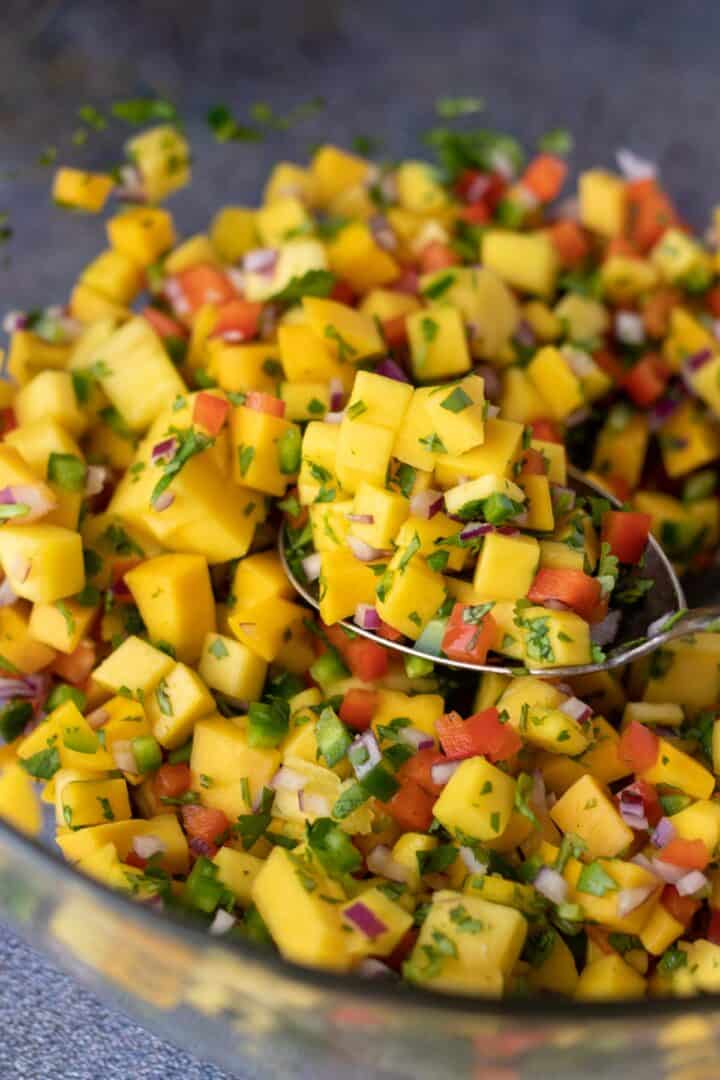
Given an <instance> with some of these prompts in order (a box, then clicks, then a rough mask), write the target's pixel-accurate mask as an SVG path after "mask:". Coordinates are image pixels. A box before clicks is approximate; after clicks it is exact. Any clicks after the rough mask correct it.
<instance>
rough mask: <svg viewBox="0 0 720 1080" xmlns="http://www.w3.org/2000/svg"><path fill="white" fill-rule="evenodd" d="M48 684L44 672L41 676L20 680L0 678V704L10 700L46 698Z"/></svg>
mask: <svg viewBox="0 0 720 1080" xmlns="http://www.w3.org/2000/svg"><path fill="white" fill-rule="evenodd" d="M49 684H50V679H49V676H47V675H46V674H45V673H44V672H43V673H42V674H41V675H26V676H25V678H21V679H9V678H5V677H3V676H0V702H3V703H4V702H6V701H9V700H10V699H11V698H17V697H20V698H38V697H45V696H47V689H48V687H49Z"/></svg>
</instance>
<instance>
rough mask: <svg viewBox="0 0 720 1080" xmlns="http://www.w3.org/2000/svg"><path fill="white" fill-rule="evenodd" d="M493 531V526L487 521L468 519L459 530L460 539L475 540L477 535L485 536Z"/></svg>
mask: <svg viewBox="0 0 720 1080" xmlns="http://www.w3.org/2000/svg"><path fill="white" fill-rule="evenodd" d="M491 532H495V526H494V525H491V524H490V523H489V522H487V521H469V522H468V523H467V525H466V526H465V527H464V528H463V529H461V530H460V539H461V540H476V539H477V537H478V536H487V534H488V533H491Z"/></svg>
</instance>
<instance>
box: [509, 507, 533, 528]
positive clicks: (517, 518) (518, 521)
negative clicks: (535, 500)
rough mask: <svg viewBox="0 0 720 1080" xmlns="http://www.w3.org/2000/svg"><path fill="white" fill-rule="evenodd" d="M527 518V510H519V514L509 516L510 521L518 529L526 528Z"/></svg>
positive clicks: (528, 518)
mask: <svg viewBox="0 0 720 1080" xmlns="http://www.w3.org/2000/svg"><path fill="white" fill-rule="evenodd" d="M529 520H530V517H529V515H528V512H527V510H521V511H520V513H519V514H514V515H513V517H511V518H510V521H512V522H513V524H514V525H517V527H518V528H519V529H526V528H527V527H528V521H529Z"/></svg>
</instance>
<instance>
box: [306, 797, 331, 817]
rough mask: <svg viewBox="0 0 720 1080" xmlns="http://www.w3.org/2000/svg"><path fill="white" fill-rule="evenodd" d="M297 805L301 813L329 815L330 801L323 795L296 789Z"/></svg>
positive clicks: (320, 815)
mask: <svg viewBox="0 0 720 1080" xmlns="http://www.w3.org/2000/svg"><path fill="white" fill-rule="evenodd" d="M298 807H299V808H300V812H301V813H303V814H315V815H316V816H317V817H330V810H331V807H330V803H329V802H328V800H327V799H326V798H325V796H324V795H313V794H308V793H307V792H306V791H298Z"/></svg>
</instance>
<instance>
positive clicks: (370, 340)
mask: <svg viewBox="0 0 720 1080" xmlns="http://www.w3.org/2000/svg"><path fill="white" fill-rule="evenodd" d="M302 307H303V312H304V314H305V317H306V319H307V323H308V325H309V326H310V328H311V329H312V330H313V331H314V332H315V333H316V334H317V335H318V336H319V337H320V338H322V339H323V341H325V342H326V343H328V344H330V346H331V348H332V350H333V353H334V355H335V356H336V357H337V359H338V360H339V361H340V363H345V362H347V361H352V363H354V364H359V363H360V361H361V360H364V359H365V358H366V357H369V356H377V355H379V354H381V353H383V352H384V351H385V345H384V342H383V340H382V337H381V336H380V332H379V330H378V328H377V326H376V325H375V322H374V321H373V320H372V319H371V318H369V317H368V316H367V315H363V314H362V312H360V311H356V310H355V309H354V308H351V307H348V305H347V304H340V303H338V301H337V300H322V299H320V298H318V297H314V296H305V297H303V301H302Z"/></svg>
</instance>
